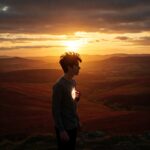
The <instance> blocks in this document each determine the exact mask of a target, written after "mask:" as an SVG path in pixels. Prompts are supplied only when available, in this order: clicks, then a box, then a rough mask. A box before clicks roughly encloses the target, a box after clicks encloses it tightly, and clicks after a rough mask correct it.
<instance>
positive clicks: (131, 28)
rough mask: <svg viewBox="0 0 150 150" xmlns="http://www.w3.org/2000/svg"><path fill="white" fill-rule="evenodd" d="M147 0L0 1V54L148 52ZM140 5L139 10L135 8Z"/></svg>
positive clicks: (149, 17)
mask: <svg viewBox="0 0 150 150" xmlns="http://www.w3.org/2000/svg"><path fill="white" fill-rule="evenodd" d="M149 4H150V1H145V0H143V1H140V0H137V1H135V0H105V1H102V0H92V1H91V0H82V1H81V0H76V1H74V0H63V1H60V0H49V1H47V0H43V1H41V0H36V1H35V0H30V1H26V0H21V1H20V0H13V1H12V0H3V1H0V56H4V55H9V56H46V55H60V54H62V53H64V52H65V51H71V50H74V51H77V52H79V53H80V54H91V55H92V54H93V55H95V54H99V55H103V54H104V55H105V54H112V53H129V54H135V53H136V54H141V53H142V54H143V53H145V54H146V53H148V54H149V53H150V42H149V41H150V22H149V20H150V11H149V10H150V5H149ZM139 10H140V11H139Z"/></svg>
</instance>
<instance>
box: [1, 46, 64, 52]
mask: <svg viewBox="0 0 150 150" xmlns="http://www.w3.org/2000/svg"><path fill="white" fill-rule="evenodd" d="M57 47H58V48H59V47H60V48H62V47H64V46H42V45H41V46H12V47H0V51H7V50H19V49H41V48H57Z"/></svg>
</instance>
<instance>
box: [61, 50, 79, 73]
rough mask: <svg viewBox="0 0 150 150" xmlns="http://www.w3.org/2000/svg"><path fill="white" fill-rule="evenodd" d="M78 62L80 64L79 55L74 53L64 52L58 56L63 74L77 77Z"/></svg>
mask: <svg viewBox="0 0 150 150" xmlns="http://www.w3.org/2000/svg"><path fill="white" fill-rule="evenodd" d="M79 62H82V60H81V58H80V55H79V54H78V53H74V52H66V53H65V54H64V55H62V56H60V61H59V63H60V65H61V67H62V69H63V71H64V73H68V72H69V73H71V74H72V75H78V73H79V69H80V67H79Z"/></svg>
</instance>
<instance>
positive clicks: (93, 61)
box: [0, 55, 150, 150]
mask: <svg viewBox="0 0 150 150" xmlns="http://www.w3.org/2000/svg"><path fill="white" fill-rule="evenodd" d="M49 59H50V60H49ZM84 59H85V60H84ZM149 66H150V56H149V55H144V56H143V55H108V56H99V57H96V56H91V57H90V56H83V63H82V65H81V72H80V75H79V76H78V77H76V80H77V83H78V85H77V88H78V90H79V91H81V94H82V98H81V100H80V103H79V107H78V111H79V114H80V119H81V122H82V124H83V129H82V132H81V133H80V134H81V135H80V136H79V139H78V140H79V147H82V146H83V145H84V144H83V143H81V141H82V140H83V136H85V138H84V139H85V142H87V143H89V144H90V141H91V143H92V138H91V139H90V137H92V136H93V134H91V135H90V136H89V137H86V136H87V135H88V134H90V133H94V136H95V134H96V135H97V132H98V135H100V137H99V138H98V140H97V143H99V145H98V144H97V149H99V148H100V147H103V149H110V150H111V149H114V147H113V146H112V147H111V146H110V147H109V148H108V147H107V146H106V145H105V142H106V141H107V142H108V143H111V144H112V145H113V142H112V141H115V140H114V139H117V140H116V141H118V143H120V141H122V142H125V143H126V142H127V141H125V140H123V138H125V137H126V138H127V139H128V142H129V143H128V142H127V143H128V144H129V146H131V149H138V148H139V147H138V146H139V145H138V146H137V147H136V146H135V147H132V142H131V141H132V140H130V139H133V140H135V141H136V140H137V139H138V138H139V141H140V142H141V145H142V144H143V143H144V144H145V145H147V147H150V146H149V145H148V143H147V142H146V138H148V139H149V131H150V117H149V116H150V70H149ZM62 73H63V72H62V71H61V70H60V67H59V65H58V64H57V58H52V57H45V58H18V57H17V58H16V57H14V58H0V110H1V111H0V117H1V120H0V133H1V144H0V147H2V148H3V149H7V146H8V147H9V146H10V149H15V148H16V147H18V143H17V144H15V143H13V142H12V139H14V138H16V139H19V140H20V139H21V140H22V139H23V137H26V140H25V141H21V143H22V145H23V143H24V142H27V141H29V143H30V142H32V140H33V139H34V138H35V139H38V140H39V141H40V138H42V141H44V140H48V139H49V138H51V139H52V141H53V140H54V137H53V136H52V137H51V136H50V135H48V134H54V129H53V120H52V116H51V94H52V86H53V84H54V83H55V81H56V80H57V79H58V78H59V77H60V76H61V75H62ZM35 135H42V136H40V137H38V136H35ZM46 135H48V136H46ZM140 135H141V137H143V139H144V138H145V139H144V140H143V141H142V138H141V139H140ZM34 136H35V137H34ZM131 136H133V137H131ZM134 136H136V138H135V137H134ZM11 137H13V138H11ZM21 137H22V138H21ZM27 137H28V138H27ZM118 137H119V138H118ZM9 138H11V140H9ZM94 138H96V139H97V137H93V139H94ZM134 138H135V139H134ZM28 139H29V140H28ZM118 139H119V140H118ZM100 140H102V143H101V142H100ZM6 141H7V142H6ZM8 141H9V142H8ZM33 141H34V140H33ZM39 141H38V142H39ZM45 142H46V141H45ZM136 142H137V143H138V140H137V141H136ZM142 142H143V143H142ZM33 143H34V142H33ZM39 143H40V142H39ZM100 143H101V144H100ZM116 143H117V142H116ZM116 143H115V144H116ZM130 143H131V144H130ZM115 144H114V145H115ZM128 144H127V145H128ZM16 145H17V146H16ZM29 145H30V144H29ZM31 145H32V144H31ZM87 145H88V144H87ZM11 146H12V147H11ZM47 146H48V145H47ZM31 147H32V146H31ZM118 147H119V146H118ZM141 147H142V146H141ZM34 148H35V147H34ZM51 148H52V147H51ZM18 149H30V148H25V147H24V148H23V147H18ZM39 149H40V148H39ZM43 149H44V148H43ZM45 149H46V148H45ZM52 149H55V146H54V148H52ZM85 149H86V148H85ZM93 149H94V148H93ZM95 149H96V148H95ZM118 149H119V148H118Z"/></svg>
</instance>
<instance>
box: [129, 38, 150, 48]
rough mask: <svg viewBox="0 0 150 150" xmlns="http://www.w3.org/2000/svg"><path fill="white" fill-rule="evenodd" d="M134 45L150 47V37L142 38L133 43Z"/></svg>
mask: <svg viewBox="0 0 150 150" xmlns="http://www.w3.org/2000/svg"><path fill="white" fill-rule="evenodd" d="M131 42H132V43H133V44H134V45H143V46H150V36H146V37H141V38H139V39H137V40H132V41H131Z"/></svg>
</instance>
